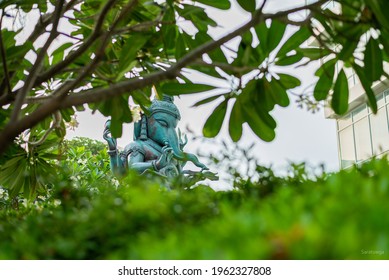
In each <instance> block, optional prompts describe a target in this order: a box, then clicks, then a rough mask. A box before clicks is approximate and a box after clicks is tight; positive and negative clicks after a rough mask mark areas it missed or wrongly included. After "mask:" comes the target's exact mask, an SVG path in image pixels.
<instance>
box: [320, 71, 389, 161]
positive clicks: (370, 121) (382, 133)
mask: <svg viewBox="0 0 389 280" xmlns="http://www.w3.org/2000/svg"><path fill="white" fill-rule="evenodd" d="M349 88H350V96H349V109H348V112H347V114H346V115H344V116H342V117H339V116H337V115H336V114H334V112H333V111H332V110H331V109H329V108H326V110H325V116H326V117H327V118H334V119H336V123H337V139H338V151H339V161H340V167H341V168H347V167H349V166H351V165H353V164H354V163H361V162H363V161H365V160H367V159H369V158H371V157H372V156H378V157H379V156H382V155H384V154H386V153H388V151H389V121H388V120H389V83H388V81H387V79H385V80H382V81H381V82H378V83H375V84H374V86H373V91H374V92H375V94H376V99H377V105H378V112H377V114H373V113H372V111H371V109H370V108H369V107H368V106H367V101H366V94H365V91H364V89H363V87H362V85H361V84H360V83H359V81H358V80H357V77H356V75H354V74H351V75H350V77H349Z"/></svg>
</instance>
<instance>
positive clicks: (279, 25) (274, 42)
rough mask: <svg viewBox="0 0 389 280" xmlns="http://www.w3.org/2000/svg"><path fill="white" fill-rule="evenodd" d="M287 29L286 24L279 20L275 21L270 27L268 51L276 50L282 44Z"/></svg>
mask: <svg viewBox="0 0 389 280" xmlns="http://www.w3.org/2000/svg"><path fill="white" fill-rule="evenodd" d="M285 29H286V24H285V23H283V22H280V21H278V20H275V19H273V20H272V21H271V25H270V27H269V32H268V34H270V35H271V36H268V37H267V49H268V50H269V52H271V51H272V50H274V49H275V48H276V47H277V46H278V44H279V43H280V42H281V39H282V37H284V33H285Z"/></svg>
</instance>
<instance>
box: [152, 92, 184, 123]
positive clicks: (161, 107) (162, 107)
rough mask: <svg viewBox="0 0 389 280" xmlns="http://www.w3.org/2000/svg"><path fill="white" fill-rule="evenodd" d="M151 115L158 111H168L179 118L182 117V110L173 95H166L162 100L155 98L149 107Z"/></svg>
mask: <svg viewBox="0 0 389 280" xmlns="http://www.w3.org/2000/svg"><path fill="white" fill-rule="evenodd" d="M149 111H150V115H153V114H155V113H158V112H163V113H168V114H170V115H173V116H174V117H176V118H177V119H178V120H180V119H181V115H180V111H178V108H177V106H176V105H175V104H174V103H173V97H172V96H168V95H164V96H163V97H162V100H158V99H154V100H153V101H152V102H151V105H150V107H149Z"/></svg>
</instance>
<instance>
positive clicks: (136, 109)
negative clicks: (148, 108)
mask: <svg viewBox="0 0 389 280" xmlns="http://www.w3.org/2000/svg"><path fill="white" fill-rule="evenodd" d="M130 110H131V114H132V119H133V121H134V122H137V121H139V120H140V117H141V109H140V106H132V107H131V108H130Z"/></svg>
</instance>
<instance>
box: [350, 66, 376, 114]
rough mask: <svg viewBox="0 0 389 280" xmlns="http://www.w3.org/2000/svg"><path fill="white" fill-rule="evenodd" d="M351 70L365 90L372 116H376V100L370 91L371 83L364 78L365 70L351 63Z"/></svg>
mask: <svg viewBox="0 0 389 280" xmlns="http://www.w3.org/2000/svg"><path fill="white" fill-rule="evenodd" d="M353 69H354V71H355V73H356V74H357V76H358V78H359V80H360V82H361V84H362V86H363V89H364V90H365V93H366V96H367V100H368V104H369V106H370V108H371V110H372V111H373V113H374V114H376V113H377V99H376V97H375V94H374V92H373V90H372V83H373V82H372V81H371V80H369V79H368V78H367V77H366V74H365V69H363V68H362V67H361V66H359V65H358V64H355V63H353Z"/></svg>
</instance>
